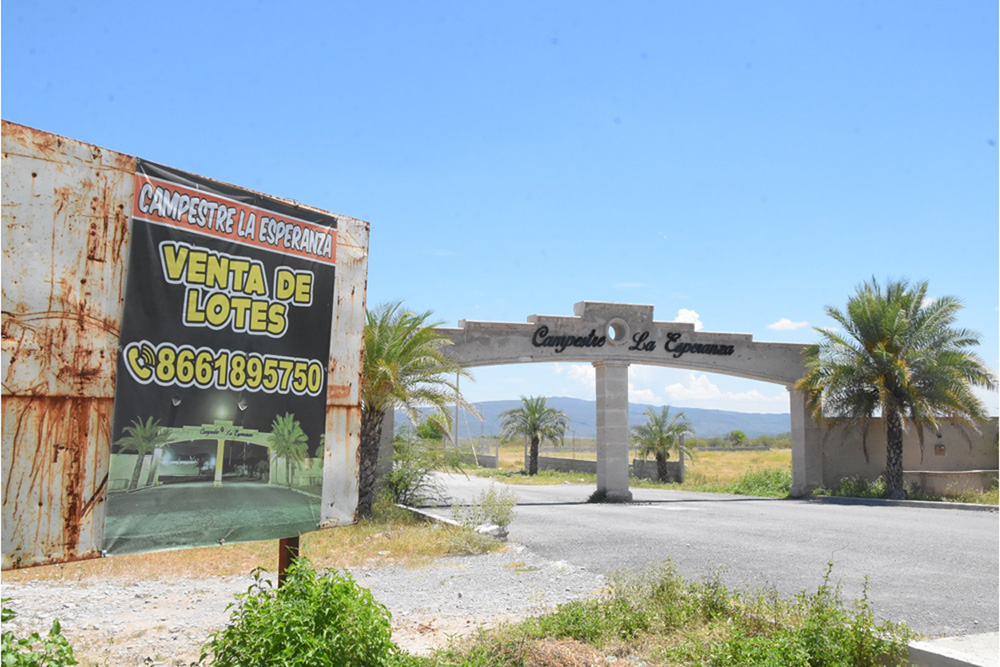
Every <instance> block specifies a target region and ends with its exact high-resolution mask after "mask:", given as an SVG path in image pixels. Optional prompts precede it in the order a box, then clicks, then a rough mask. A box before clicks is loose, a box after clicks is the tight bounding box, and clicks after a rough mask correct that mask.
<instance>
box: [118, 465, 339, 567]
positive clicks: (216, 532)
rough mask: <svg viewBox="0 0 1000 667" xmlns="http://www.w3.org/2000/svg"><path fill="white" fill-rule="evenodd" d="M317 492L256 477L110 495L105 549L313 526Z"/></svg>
mask: <svg viewBox="0 0 1000 667" xmlns="http://www.w3.org/2000/svg"><path fill="white" fill-rule="evenodd" d="M319 505H320V498H319V496H317V495H313V494H308V493H305V492H302V491H299V490H291V489H288V488H285V487H281V486H268V485H267V484H263V483H260V482H227V483H225V484H223V485H222V486H213V485H212V484H211V483H191V484H169V485H163V486H156V487H148V488H145V489H140V490H138V491H133V492H131V493H123V494H116V495H112V496H111V497H110V498H109V499H108V503H107V514H106V518H105V524H104V549H105V551H107V552H108V553H109V554H127V553H139V552H143V551H158V550H163V549H176V548H180V547H192V546H208V545H212V544H219V541H220V540H225V541H226V542H247V541H253V540H264V539H274V538H275V537H292V536H295V535H300V534H302V533H305V532H309V531H312V530H315V529H316V524H318V523H319V510H320V507H319Z"/></svg>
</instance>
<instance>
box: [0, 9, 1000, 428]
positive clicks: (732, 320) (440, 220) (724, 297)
mask: <svg viewBox="0 0 1000 667" xmlns="http://www.w3.org/2000/svg"><path fill="white" fill-rule="evenodd" d="M997 11H998V10H997V3H996V2H987V1H985V0H973V1H970V2H963V3H954V2H945V1H943V0H942V1H939V2H913V1H907V2H846V1H845V2H837V3H803V2H795V1H790V2H767V1H760V2H752V3H746V2H735V1H733V2H711V1H709V2H667V1H662V2H613V3H612V2H603V3H598V2H506V3H486V2H420V3H417V2H401V1H400V2H384V3H377V4H376V3H367V2H311V3H310V2H284V3H276V2H275V3H268V2H239V3H237V2H204V3H188V2H174V3H158V4H154V3H147V4H143V3H138V4H137V3H123V2H102V3H70V2H37V1H35V0H32V1H30V2H29V1H28V0H6V1H5V2H4V3H3V4H2V6H0V18H2V24H0V25H2V41H0V48H2V60H0V66H2V98H0V101H2V107H0V110H2V114H3V118H5V119H7V120H10V121H14V122H17V123H22V124H25V125H29V126H32V127H36V128H39V129H42V130H46V131H49V132H54V133H57V134H62V135H66V136H69V137H72V138H74V139H79V140H82V141H87V142H91V143H94V144H97V145H100V146H104V147H107V148H111V149H114V150H118V151H122V152H125V153H129V154H131V155H137V156H140V157H144V158H147V159H150V160H154V161H157V162H161V163H164V164H168V165H171V166H174V167H178V168H181V169H185V170H188V171H192V172H195V173H198V174H202V175H205V176H210V177H213V178H217V179H221V180H225V181H229V182H232V183H235V184H237V185H241V186H245V187H250V188H254V189H257V190H261V191H264V192H268V193H271V194H274V195H279V196H282V197H288V198H291V199H295V200H298V201H301V202H304V203H306V204H310V205H312V206H317V207H320V208H323V209H326V210H329V211H333V212H336V213H342V214H346V215H351V216H354V217H358V218H361V219H364V220H367V221H369V222H370V223H371V245H370V253H371V254H370V261H369V276H368V302H369V304H370V305H373V304H376V303H380V302H384V301H390V300H397V299H402V300H404V301H405V302H406V304H407V305H409V306H410V307H412V308H414V309H417V310H426V309H430V310H433V311H434V313H435V316H436V318H437V319H438V320H441V321H443V322H444V323H446V324H449V325H454V324H456V323H457V322H458V320H460V319H479V320H502V321H524V320H525V318H526V317H527V316H529V315H531V314H534V313H542V314H553V315H571V314H572V312H573V304H574V303H576V302H577V301H585V300H586V301H616V302H627V303H641V304H652V305H653V306H654V307H655V314H656V319H659V320H674V319H676V318H678V317H681V318H684V317H686V318H689V319H696V320H697V321H699V322H700V323H701V325H702V326H703V329H704V330H705V331H721V332H730V331H732V332H743V333H752V334H753V335H754V337H755V339H757V340H768V341H789V342H812V341H814V340H815V339H816V334H815V332H814V331H813V330H812V327H813V326H827V325H829V324H830V320H829V319H828V318H826V316H825V314H824V306H826V305H834V306H842V305H843V304H844V303H845V302H846V300H847V297H848V296H849V295H850V294H851V293H852V292H853V290H854V288H855V287H856V286H857V285H858V284H860V283H861V282H863V281H864V280H866V279H869V278H871V277H873V276H874V277H875V278H877V279H878V280H880V281H884V280H886V279H888V278H900V277H907V278H910V279H913V280H928V281H929V283H930V291H931V294H932V295H945V294H948V295H954V296H957V297H960V298H961V299H962V300H963V301H964V303H965V306H966V307H965V309H964V310H963V311H962V313H961V317H960V321H959V325H960V326H964V327H968V328H971V329H973V330H976V331H978V332H979V333H980V334H981V341H982V347H981V349H980V353H981V355H982V356H983V357H984V358H985V359H986V361H987V363H988V364H989V365H990V366H991V367H992V368H993V369H994V370H996V368H997V365H998V363H997V357H998V349H1000V343H998V300H1000V299H998V276H1000V271H998V254H1000V253H998V249H1000V241H998V189H997V187H998V178H1000V176H998V156H997V150H998V149H997V141H998V79H1000V76H998V66H997V62H998V57H997V56H998V45H997V34H998V31H997V25H998V16H997ZM475 375H476V378H477V381H476V382H475V383H468V382H466V383H464V384H463V389H464V390H465V393H466V394H467V396H468V397H469V398H470V399H472V400H488V399H499V398H517V397H518V396H519V395H522V394H524V395H526V394H546V395H562V396H575V397H578V398H586V399H592V398H593V389H592V386H593V372H592V369H591V368H590V367H589V366H578V365H573V364H562V365H537V366H511V367H501V368H493V369H479V370H477V371H476V373H475ZM630 379H631V383H632V386H631V390H630V398H631V399H632V400H633V401H635V402H648V403H656V404H664V403H667V404H670V405H674V406H685V407H704V408H721V409H730V410H740V411H746V412H786V411H787V410H788V401H787V392H786V391H785V389H784V388H783V387H781V386H777V385H768V384H764V383H757V382H750V381H744V380H740V379H736V378H728V377H725V376H721V375H705V374H701V373H690V372H687V371H678V370H670V369H653V368H649V367H636V366H633V367H632V370H631V373H630ZM984 398H985V399H986V400H987V402H988V405H989V407H990V409H991V411H992V412H993V413H994V414H996V412H997V395H996V393H993V394H990V395H984Z"/></svg>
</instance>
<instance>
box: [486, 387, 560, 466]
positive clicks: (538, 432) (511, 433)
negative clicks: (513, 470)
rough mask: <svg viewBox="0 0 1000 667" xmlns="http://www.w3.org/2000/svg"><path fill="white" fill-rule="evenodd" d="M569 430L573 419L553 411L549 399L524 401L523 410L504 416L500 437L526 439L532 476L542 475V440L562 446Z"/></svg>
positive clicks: (512, 410) (504, 412)
mask: <svg viewBox="0 0 1000 667" xmlns="http://www.w3.org/2000/svg"><path fill="white" fill-rule="evenodd" d="M568 426H569V417H567V416H566V414H565V413H564V412H563V411H562V410H557V409H556V408H550V407H549V406H547V405H546V404H545V397H544V396H538V397H537V398H536V397H528V398H525V397H524V396H522V397H521V407H519V408H511V409H510V410H505V411H503V412H502V413H500V437H502V438H513V437H518V436H520V437H525V438H528V439H530V440H531V449H530V450H529V455H528V474H529V475H537V474H538V445H539V443H540V442H541V441H542V440H549V441H550V442H553V443H557V444H558V443H561V442H562V439H563V436H564V435H565V434H566V428H567V427H568Z"/></svg>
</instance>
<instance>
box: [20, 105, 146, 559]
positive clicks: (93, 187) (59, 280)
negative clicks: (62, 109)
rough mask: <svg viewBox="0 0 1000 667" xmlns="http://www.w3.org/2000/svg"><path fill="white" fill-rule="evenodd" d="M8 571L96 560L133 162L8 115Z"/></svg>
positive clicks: (102, 517) (106, 463)
mask: <svg viewBox="0 0 1000 667" xmlns="http://www.w3.org/2000/svg"><path fill="white" fill-rule="evenodd" d="M2 148H3V319H2V338H3V416H2V419H3V568H4V569H7V568H10V567H18V566H25V565H35V564H39V563H46V562H56V561H65V560H73V559H78V558H88V557H94V556H97V555H100V540H101V533H102V531H103V528H104V512H103V496H104V484H105V482H106V479H107V467H108V453H109V446H110V442H109V441H110V437H111V409H112V404H113V402H114V387H115V359H116V355H117V346H118V327H119V317H120V312H121V302H122V301H121V300H122V285H123V279H124V275H125V257H126V253H125V250H126V247H127V245H128V230H129V226H128V211H130V210H131V208H130V204H131V193H132V181H133V176H134V173H135V160H134V159H133V158H131V157H128V156H125V155H120V154H118V153H114V152H111V151H107V150H103V149H100V148H97V147H96V146H90V145H87V144H84V143H81V142H78V141H73V140H69V139H65V138H62V137H56V136H53V135H51V134H47V133H44V132H39V131H37V130H32V129H30V128H26V127H23V126H20V125H15V124H13V123H7V122H4V123H3V143H2Z"/></svg>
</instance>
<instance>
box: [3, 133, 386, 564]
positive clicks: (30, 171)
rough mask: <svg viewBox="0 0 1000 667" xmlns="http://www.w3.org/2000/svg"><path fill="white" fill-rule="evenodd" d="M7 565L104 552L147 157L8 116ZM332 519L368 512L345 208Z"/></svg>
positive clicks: (330, 438)
mask: <svg viewBox="0 0 1000 667" xmlns="http://www.w3.org/2000/svg"><path fill="white" fill-rule="evenodd" d="M2 159H3V163H2V167H3V168H2V178H3V191H2V205H3V238H2V245H3V266H2V282H3V304H2V311H3V312H2V378H3V384H2V389H3V399H2V437H3V440H2V463H3V478H2V493H3V526H2V533H3V569H9V568H15V567H25V566H29V565H39V564H45V563H53V562H62V561H69V560H76V559H83V558H93V557H97V556H99V555H100V549H101V538H102V534H103V529H104V498H105V493H106V484H107V474H108V461H109V454H110V438H111V416H112V408H113V403H114V388H115V364H116V359H117V348H118V334H119V329H120V325H121V311H122V298H123V292H124V284H125V264H126V257H127V255H128V253H127V250H128V242H129V213H130V211H131V210H132V191H133V179H134V176H135V158H134V157H131V156H127V155H122V154H120V153H115V152H113V151H109V150H106V149H102V148H98V147H96V146H93V145H90V144H85V143H83V142H79V141H75V140H72V139H67V138H64V137H58V136H55V135H52V134H49V133H46V132H41V131H38V130H34V129H31V128H27V127H24V126H21V125H17V124H15V123H9V122H6V121H4V122H3V125H2ZM337 219H338V247H337V257H338V265H337V269H336V283H337V284H336V292H335V295H336V296H335V298H336V304H335V308H334V330H333V333H332V340H331V345H332V347H331V349H333V350H335V351H337V352H335V353H333V354H331V358H330V364H329V369H330V374H329V378H328V392H327V433H326V443H327V444H326V463H325V466H324V482H323V508H322V517H323V523H324V525H343V524H345V523H350V522H352V521H354V520H355V513H356V507H357V452H358V448H359V442H360V435H359V434H360V430H361V429H360V383H361V354H362V350H363V345H362V344H361V341H362V340H363V335H364V320H365V318H364V309H365V288H366V279H367V266H368V223H366V222H364V221H361V220H356V219H354V218H349V217H346V216H340V215H337Z"/></svg>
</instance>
